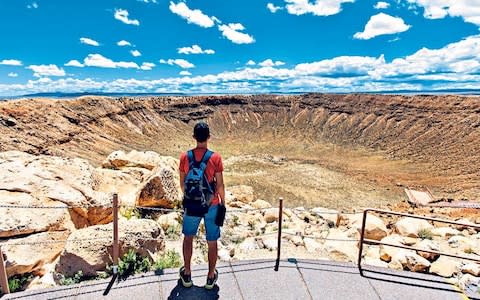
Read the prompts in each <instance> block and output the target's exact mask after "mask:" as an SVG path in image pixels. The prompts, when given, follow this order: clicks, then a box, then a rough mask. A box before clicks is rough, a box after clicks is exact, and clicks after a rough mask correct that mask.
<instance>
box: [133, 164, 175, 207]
mask: <svg viewBox="0 0 480 300" xmlns="http://www.w3.org/2000/svg"><path fill="white" fill-rule="evenodd" d="M177 173H178V172H174V171H173V170H172V169H171V168H169V167H165V166H159V167H157V168H155V169H154V170H153V171H152V174H151V175H150V177H149V178H147V180H146V181H145V182H144V183H142V185H141V186H140V189H139V191H138V193H137V199H136V205H137V206H143V207H161V208H173V207H175V206H176V205H177V204H178V203H179V201H180V183H179V180H178V177H177V176H176V174H177Z"/></svg>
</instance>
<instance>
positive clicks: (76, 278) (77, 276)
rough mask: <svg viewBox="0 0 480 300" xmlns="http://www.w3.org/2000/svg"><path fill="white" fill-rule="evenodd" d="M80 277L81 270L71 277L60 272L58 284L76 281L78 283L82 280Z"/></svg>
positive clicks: (68, 283)
mask: <svg viewBox="0 0 480 300" xmlns="http://www.w3.org/2000/svg"><path fill="white" fill-rule="evenodd" d="M82 278H83V272H82V270H80V271H78V272H77V273H75V275H73V277H65V276H64V275H62V274H60V280H59V283H60V285H72V284H77V283H80V281H82Z"/></svg>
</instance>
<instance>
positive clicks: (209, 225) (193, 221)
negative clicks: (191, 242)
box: [182, 205, 220, 241]
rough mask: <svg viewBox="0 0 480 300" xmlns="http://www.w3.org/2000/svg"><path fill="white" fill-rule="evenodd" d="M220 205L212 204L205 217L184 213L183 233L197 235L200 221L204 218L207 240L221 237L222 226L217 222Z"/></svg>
mask: <svg viewBox="0 0 480 300" xmlns="http://www.w3.org/2000/svg"><path fill="white" fill-rule="evenodd" d="M217 210H218V205H214V206H210V208H209V209H208V213H207V214H206V215H205V216H204V217H194V216H187V214H185V213H184V214H183V228H182V233H183V234H184V235H185V236H196V235H197V231H198V226H199V225H200V221H201V220H202V219H203V222H204V224H205V231H206V237H207V241H216V240H218V239H219V238H220V227H219V226H217V224H215V218H216V217H217Z"/></svg>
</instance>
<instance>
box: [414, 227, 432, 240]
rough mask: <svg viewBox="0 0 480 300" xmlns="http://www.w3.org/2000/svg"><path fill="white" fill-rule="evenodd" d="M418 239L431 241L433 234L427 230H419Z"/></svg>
mask: <svg viewBox="0 0 480 300" xmlns="http://www.w3.org/2000/svg"><path fill="white" fill-rule="evenodd" d="M418 237H419V238H421V239H422V240H433V233H432V232H431V231H430V230H429V229H420V230H419V231H418Z"/></svg>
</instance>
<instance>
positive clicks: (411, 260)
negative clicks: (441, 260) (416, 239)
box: [404, 252, 430, 272]
mask: <svg viewBox="0 0 480 300" xmlns="http://www.w3.org/2000/svg"><path fill="white" fill-rule="evenodd" d="M405 258H406V261H407V263H406V267H407V269H409V270H410V271H412V272H425V271H426V270H428V268H429V267H430V262H429V261H428V260H426V259H425V258H423V257H421V256H420V255H418V254H415V253H410V252H407V253H406V255H405ZM404 267H405V266H404Z"/></svg>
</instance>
